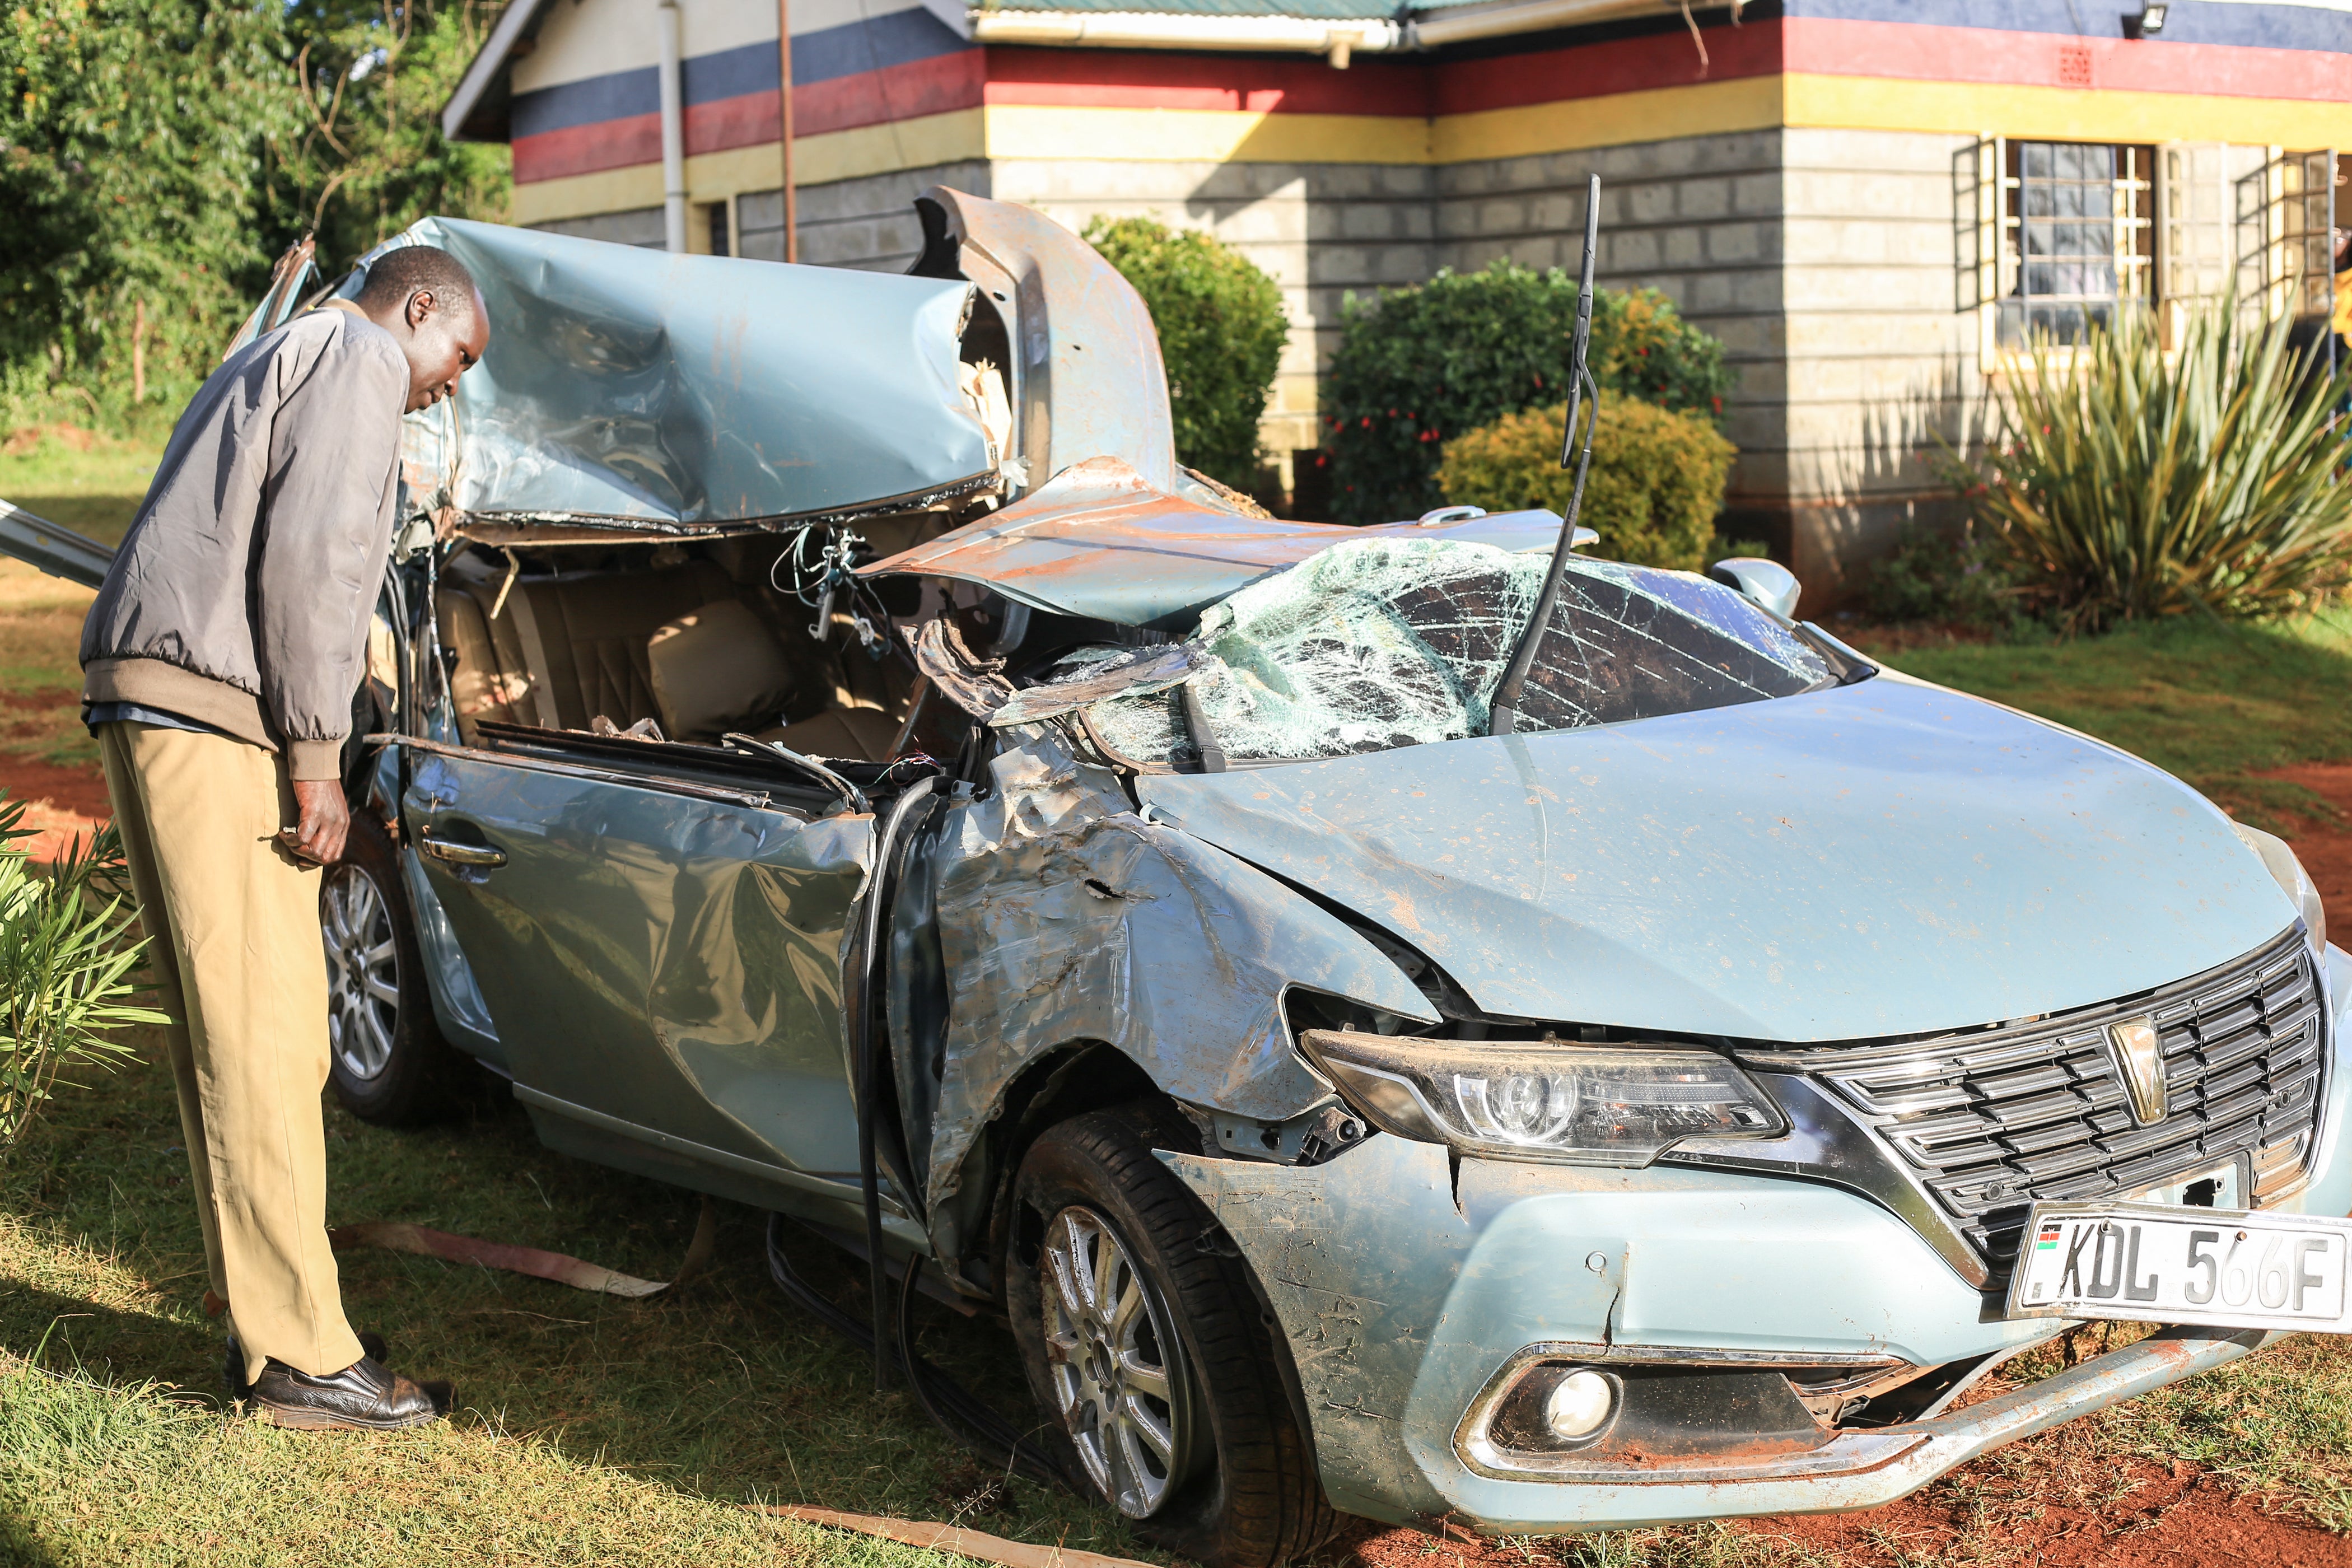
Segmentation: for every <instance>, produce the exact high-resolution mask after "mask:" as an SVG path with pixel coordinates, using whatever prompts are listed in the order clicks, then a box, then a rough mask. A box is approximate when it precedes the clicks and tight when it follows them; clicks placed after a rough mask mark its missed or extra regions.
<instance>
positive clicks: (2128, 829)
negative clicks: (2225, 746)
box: [1135, 678, 2295, 1041]
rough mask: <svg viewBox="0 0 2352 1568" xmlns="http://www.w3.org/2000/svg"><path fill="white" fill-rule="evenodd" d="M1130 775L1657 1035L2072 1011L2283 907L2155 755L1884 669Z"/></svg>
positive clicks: (1288, 867)
mask: <svg viewBox="0 0 2352 1568" xmlns="http://www.w3.org/2000/svg"><path fill="white" fill-rule="evenodd" d="M1135 787H1136V791H1137V793H1138V795H1139V796H1141V798H1143V799H1144V800H1145V801H1147V802H1149V803H1150V805H1151V806H1152V808H1153V814H1154V816H1160V817H1164V818H1165V819H1168V820H1171V821H1173V822H1175V823H1177V824H1178V825H1180V826H1182V827H1183V828H1184V830H1185V831H1186V832H1188V833H1191V834H1194V835H1197V836H1198V837H1202V838H1205V839H1207V840H1208V841H1209V842H1210V843H1212V844H1215V845H1217V846H1219V847H1222V848H1224V849H1226V850H1228V851H1230V852H1231V853H1233V854H1234V855H1237V856H1239V857H1241V858H1243V859H1244V860H1246V861H1249V862H1250V863H1251V864H1253V865H1256V866H1263V867H1265V868H1266V869H1268V870H1270V871H1272V872H1274V873H1275V874H1276V875H1277V876H1280V877H1282V878H1284V879H1287V880H1291V881H1295V882H1298V883H1302V884H1304V885H1306V886H1308V887H1312V888H1315V889H1318V890H1319V891H1320V892H1322V893H1324V894H1326V895H1327V896H1328V897H1329V898H1331V899H1333V900H1337V901H1338V902H1339V903H1340V904H1342V905H1345V906H1346V907H1348V908H1350V909H1353V910H1358V911H1360V913H1361V914H1363V915H1364V916H1365V917H1366V918H1367V919H1369V920H1371V921H1377V922H1378V923H1380V924H1381V925H1382V926H1384V927H1386V928H1387V929H1388V930H1389V931H1392V932H1393V933H1395V935H1396V936H1397V937H1398V938H1399V939H1400V940H1401V941H1403V942H1410V943H1411V944H1412V945H1413V946H1414V947H1415V948H1417V949H1419V950H1420V951H1421V952H1424V953H1427V954H1428V955H1429V956H1430V957H1431V958H1432V959H1433V960H1435V961H1436V962H1437V963H1439V964H1440V965H1442V966H1443V967H1444V970H1445V971H1446V973H1448V974H1450V975H1452V976H1453V977H1454V980H1455V981H1456V982H1458V983H1459V984H1461V985H1462V986H1463V987H1464V988H1465V990H1466V991H1468V992H1469V994H1471V996H1472V997H1474V998H1475V1000H1476V1001H1477V1003H1478V1005H1479V1006H1481V1007H1483V1008H1486V1009H1487V1010H1488V1011H1490V1012H1494V1013H1496V1014H1500V1015H1504V1016H1512V1017H1522V1018H1542V1019H1572V1020H1575V1021H1577V1022H1580V1023H1591V1024H1605V1025H1613V1026H1622V1027H1627V1028H1648V1029H1663V1030H1667V1031H1670V1032H1671V1033H1672V1034H1674V1035H1675V1037H1687V1036H1690V1035H1720V1036H1725V1037H1730V1038H1734V1039H1746V1040H1785V1041H1813V1040H1860V1039H1875V1038H1879V1037H1885V1036H1890V1035H1913V1034H1927V1033H1930V1032H1934V1031H1940V1030H1945V1029H1957V1028H1970V1027H1974V1026H1978V1025H1980V1024H1983V1023H1985V1022H1987V1021H1988V1020H1991V1019H1998V1018H2021V1017H2030V1016H2034V1015H2037V1014H2042V1013H2053V1012H2059V1011H2062V1010H2065V1009H2069V1008H2074V1007H2083V1006H2089V1005H2093V1004H2095V1003H2098V1002H2103V1001H2106V1000H2108V999H2110V998H2112V997H2116V996H2128V995H2131V994H2135V993H2137V992H2141V991H2146V990H2150V989H2153V988H2154V987H2156V986H2158V985H2162V984H2167V983H2168V982H2170V981H2174V980H2177V979H2179V977H2180V976H2182V975H2184V974H2196V973H2201V972H2203V971H2205V970H2207V969H2210V968H2211V967H2213V966H2214V965H2215V964H2218V963H2224V962H2226V961H2228V960H2230V959H2232V958H2235V957H2237V956H2238V955H2239V954H2241V953H2244V952H2252V950H2254V949H2255V948H2257V947H2260V946H2261V945H2263V943H2264V942H2269V941H2270V940H2271V939H2273V937H2275V936H2277V935H2278V933H2279V932H2280V931H2284V930H2286V929H2287V928H2288V927H2290V926H2291V925H2292V924H2293V923H2294V919H2295V908H2294V903H2293V902H2292V901H2291V900H2289V899H2288V898H2287V897H2286V895H2285V894H2284V893H2282V892H2281V891H2280V890H2279V887H2278V884H2277V883H2276V882H2274V881H2273V880H2272V879H2271V877H2270V875H2269V874H2268V873H2267V872H2266V871H2265V870H2264V869H2263V865H2262V862H2261V861H2260V860H2258V859H2257V858H2254V857H2253V856H2252V855H2249V854H2247V853H2246V851H2245V849H2244V847H2243V845H2242V842H2241V841H2240V839H2239V838H2238V836H2237V834H2236V833H2235V832H2234V831H2233V830H2232V829H2231V826H2230V820H2229V818H2228V817H2226V816H2222V815H2221V812H2219V811H2217V810H2215V809H2214V808H2213V807H2212V806H2211V805H2208V804H2206V803H2205V802H2203V801H2201V800H2199V799H2198V798H2197V797H2195V796H2194V795H2189V793H2188V792H2187V791H2185V790H2184V789H2182V788H2181V786H2180V785H2179V784H2178V783H2177V782H2176V781H2174V780H2173V779H2172V778H2170V777H2169V776H2168V775H2167V774H2165V773H2160V772H2158V770H2156V769H2155V768H2152V767H2149V766H2148V765H2147V763H2141V762H2137V761H2135V760H2133V759H2132V758H2129V757H2127V756H2126V755H2124V754H2123V753H2122V752H2117V751H2115V750H2113V749H2111V748H2109V747H2106V746H2103V745H2101V744H2099V743H2098V742H2095V741H2091V740H2087V739H2085V738H2084V737H2083V736H2080V735H2076V734H2074V733H2072V732H2071V731H2065V730H2061V729H2058V728H2056V727H2055V726H2053V725H2049V724H2044V723H2042V722H2040V721H2036V720H2032V719H2029V718H2026V717H2025V716H2024V715H2022V714H2018V713H2012V712H2011V711H2009V710H2006V709H2001V708H1996V707H1994V706H1992V705H1991V704H1990V703H1984V702H1978V701H1974V700H1970V699H1968V698H1964V697H1960V696H1958V695H1956V694H1954V693H1952V692H1948V691H1940V690H1937V689H1935V688H1934V687H1930V686H1925V685H1921V684H1918V683H1916V682H1909V681H1900V680H1895V679H1887V678H1881V679H1874V680H1870V681H1866V682H1864V683H1863V684H1862V685H1859V686H1848V687H1842V688H1837V689H1832V690H1827V691H1821V692H1817V693H1814V694H1812V695H1811V696H1805V697H1790V698H1784V699H1782V700H1779V701H1774V702H1750V703H1745V704H1742V705H1740V706H1738V707H1733V708H1721V709H1716V710H1711V711H1707V712H1700V713H1682V714H1670V715H1667V716H1665V717H1663V718H1656V719H1647V720H1643V721H1641V722H1640V723H1637V724H1625V725H1610V726H1600V727H1595V728H1590V729H1582V730H1570V731H1559V732H1556V733H1551V734H1538V735H1507V736H1501V737H1496V738H1491V739H1490V738H1485V737H1481V738H1477V739H1472V740H1465V741H1455V742H1451V743H1449V744H1445V745H1437V746H1411V747H1406V748H1403V749H1401V750H1396V751H1386V752H1374V753H1370V754H1368V755H1364V756H1358V757H1348V758H1339V759H1333V760H1328V761H1322V762H1306V763H1292V764H1290V765H1287V766H1284V767H1275V768H1257V769H1252V770H1249V771H1247V772H1236V773H1215V774H1208V773H1193V774H1178V775H1169V774H1158V775H1151V776H1146V777H1143V778H1139V779H1138V780H1137V781H1136V785H1135ZM1890 975H1895V976H1900V977H1901V983H1900V984H1889V982H1888V976H1890Z"/></svg>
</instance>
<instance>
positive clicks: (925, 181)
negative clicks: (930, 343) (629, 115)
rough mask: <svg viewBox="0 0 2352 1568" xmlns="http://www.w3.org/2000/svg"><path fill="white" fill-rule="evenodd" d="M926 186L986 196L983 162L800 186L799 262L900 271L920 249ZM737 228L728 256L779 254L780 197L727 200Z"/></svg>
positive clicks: (766, 194)
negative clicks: (919, 205)
mask: <svg viewBox="0 0 2352 1568" xmlns="http://www.w3.org/2000/svg"><path fill="white" fill-rule="evenodd" d="M933 185H949V186H952V187H953V188H955V189H956V190H960V191H969V192H970V193H971V195H975V196H985V195H991V194H992V174H991V169H990V165H989V163H988V161H987V160H986V159H981V158H972V159H965V160H962V161H961V162H958V163H933V164H930V165H928V166H926V167H923V168H919V169H901V170H899V171H898V172H897V173H895V174H869V175H867V176H866V177H865V178H863V179H856V180H834V181H830V182H828V183H826V184H817V185H803V186H802V187H800V192H799V201H798V203H797V204H796V205H797V208H798V211H797V213H796V215H795V216H797V217H798V219H799V227H800V242H801V260H802V261H803V262H804V263H807V264H808V265H810V266H814V267H858V268H866V269H868V270H871V271H876V272H904V271H905V270H906V269H907V268H908V267H910V266H912V265H913V264H914V260H915V258H916V257H917V256H919V255H920V254H921V253H922V248H923V229H922V225H921V224H920V223H919V221H917V219H916V217H915V198H916V197H917V196H919V195H922V194H923V193H924V192H925V191H926V190H929V188H930V187H931V186H933ZM735 215H736V223H737V225H738V227H739V229H740V238H739V240H738V241H737V247H736V254H737V255H739V256H748V257H752V258H757V259H759V260H762V261H782V259H783V258H784V196H783V193H782V191H780V190H778V191H757V192H751V193H748V194H746V195H740V196H738V197H737V198H735Z"/></svg>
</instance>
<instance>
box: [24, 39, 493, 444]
mask: <svg viewBox="0 0 2352 1568" xmlns="http://www.w3.org/2000/svg"><path fill="white" fill-rule="evenodd" d="M496 16H497V9H496V5H495V4H493V3H492V0H299V3H298V4H296V5H294V6H292V7H291V8H281V7H280V6H278V5H258V6H255V5H233V4H225V3H223V0H18V3H17V4H16V8H15V9H14V10H12V11H11V12H9V13H8V14H7V16H5V18H0V81H5V84H6V88H7V92H6V97H5V102H0V211H5V212H6V213H7V214H8V215H9V221H10V225H11V227H10V230H9V233H8V236H7V242H6V243H5V245H0V426H5V425H11V424H17V423H26V422H31V421H34V420H37V419H40V418H43V417H58V416H65V417H78V418H80V419H83V420H87V421H89V422H90V423H93V424H100V425H119V424H121V422H123V421H124V420H125V419H126V418H135V417H136V416H137V415H138V413H139V409H138V408H137V406H136V404H137V402H138V398H137V394H139V393H141V392H143V393H144V394H145V399H144V401H145V402H146V404H148V405H150V406H152V408H154V409H155V410H156V411H157V412H158V413H159V414H166V415H168V414H169V413H171V412H173V411H176V410H177V409H178V407H179V406H180V405H181V404H182V403H183V402H184V400H185V399H186V397H187V396H188V395H190V394H191V393H193V392H194V389H195V386H196V384H198V383H199V382H200V381H201V380H202V379H203V378H204V376H205V375H206V374H209V373H210V371H211V370H212V368H213V366H214V365H215V364H216V363H219V358H220V353H221V350H222V348H223V347H224V346H226V343H227V342H228V339H229V337H230V334H231V333H232V332H234V331H236V324H237V323H238V322H239V321H242V320H243V319H244V317H245V315H246V313H247V310H249V309H250V308H251V306H252V304H253V301H254V300H255V299H256V298H257V296H258V295H259V293H260V290H261V289H262V287H263V285H264V284H265V283H266V281H267V279H268V272H269V264H270V262H271V260H272V259H273V258H275V257H276V256H277V255H278V253H279V252H280V251H282V250H283V249H284V248H285V247H286V246H287V245H289V243H291V242H292V241H293V240H295V239H298V238H299V237H301V236H302V235H303V234H304V233H305V232H308V231H309V230H310V228H311V227H312V226H318V227H319V229H320V246H319V260H320V266H321V267H324V268H329V269H331V270H332V269H336V268H342V267H345V266H348V265H349V264H350V263H351V261H352V259H353V258H355V257H356V256H358V255H359V254H360V253H361V252H362V251H364V250H366V249H368V248H369V247H372V246H373V245H374V244H375V243H376V242H377V241H378V240H381V239H383V238H384V237H388V236H390V235H392V234H394V233H396V232H398V231H399V230H400V229H402V228H404V227H406V226H408V225H409V224H411V223H413V222H415V220H416V219H417V218H419V217H423V216H425V215H427V214H429V213H444V214H448V215H451V216H460V217H478V216H498V215H499V214H501V213H502V212H503V210H504V208H505V205H506V193H507V182H508V173H507V167H508V165H507V153H506V150H505V149H504V148H502V147H478V146H457V145H453V144H451V143H449V142H446V141H444V140H443V138H442V136H441V128H440V122H439V120H438V114H439V110H440V106H441V102H442V100H443V99H444V98H445V97H446V95H447V92H448V90H449V89H450V88H451V87H452V86H454V84H455V82H456V80H457V77H458V75H459V74H461V73H462V72H463V71H464V69H465V68H466V65H467V62H468V61H469V60H470V59H471V58H473V55H474V53H475V51H476V50H477V49H478V47H480V43H481V40H482V37H483V36H484V34H485V33H486V31H487V29H488V26H490V24H491V23H492V22H493V21H495V20H496Z"/></svg>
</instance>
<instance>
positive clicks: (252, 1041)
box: [99, 724, 361, 1377]
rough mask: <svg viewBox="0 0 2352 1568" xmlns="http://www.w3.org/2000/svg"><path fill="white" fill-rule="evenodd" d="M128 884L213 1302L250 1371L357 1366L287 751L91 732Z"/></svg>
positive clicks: (313, 889) (309, 902) (318, 972)
mask: <svg viewBox="0 0 2352 1568" xmlns="http://www.w3.org/2000/svg"><path fill="white" fill-rule="evenodd" d="M99 749H100V752H102V753H103V755H104V757H105V760H106V785H107V789H108V791H109V793H110V794H111V795H113V797H114V821H115V826H117V827H118V828H119V829H121V834H122V848H123V855H124V858H126V859H127V860H128V861H129V862H130V868H131V887H132V889H134V890H135V891H136V892H137V893H138V895H139V907H140V912H141V918H142V923H143V925H144V926H145V929H146V931H147V935H148V937H149V939H150V942H151V946H150V949H149V956H150V963H151V967H152V972H153V973H154V976H155V981H156V990H157V992H158V994H159V998H160V1004H159V1005H161V1006H162V1008H163V1011H164V1012H166V1013H168V1014H170V1015H171V1016H173V1018H175V1019H178V1020H181V1021H180V1022H178V1023H175V1024H173V1026H171V1027H170V1028H169V1029H168V1030H166V1031H165V1038H166V1041H167V1042H168V1046H169V1048H170V1052H171V1057H172V1074H173V1079H175V1080H176V1081H177V1085H178V1088H179V1094H180V1127H181V1130H182V1132H183V1142H185V1143H186V1145H187V1150H188V1174H189V1177H190V1179H191V1181H192V1184H193V1185H194V1189H195V1197H196V1215H197V1218H198V1220H199V1221H200V1223H201V1224H202V1226H203V1227H204V1233H205V1266H206V1267H207V1268H209V1269H210V1271H211V1274H212V1288H213V1291H214V1293H215V1294H216V1295H218V1296H219V1297H220V1298H221V1299H222V1300H225V1301H226V1302H228V1304H229V1317H230V1319H231V1321H232V1323H233V1325H234V1331H235V1332H236V1336H237V1339H238V1340H239V1342H241V1343H242V1344H243V1345H244V1347H245V1355H246V1366H247V1376H248V1377H258V1376H259V1375H260V1373H261V1367H262V1363H263V1362H264V1360H265V1359H267V1358H268V1357H271V1356H275V1357H276V1358H278V1360H279V1361H281V1362H284V1363H286V1364H287V1365H289V1366H291V1367H293V1368H295V1369H297V1370H298V1371H301V1372H306V1373H313V1374H316V1375H325V1374H328V1373H336V1372H340V1371H341V1370H342V1369H343V1368H345V1367H347V1366H349V1365H351V1364H352V1363H353V1362H355V1361H357V1360H359V1359H360V1354H361V1351H360V1344H359V1341H358V1340H357V1339H356V1338H354V1337H353V1336H352V1329H351V1325H350V1324H349V1323H347V1322H346V1321H344V1320H343V1305H342V1292H341V1288H340V1286H339V1284H338V1282H337V1279H336V1274H335V1255H334V1252H333V1250H332V1249H331V1247H329V1246H328V1243H327V1133H326V1122H325V1119H324V1113H323V1111H322V1110H321V1108H320V1103H319V1096H320V1091H321V1090H322V1089H325V1088H326V1083H327V1063H328V1057H327V1050H328V1047H327V965H326V956H325V952H324V951H323V950H322V948H321V947H320V939H319V877H318V871H317V868H314V867H306V866H303V865H302V864H300V863H299V862H298V861H296V860H295V859H294V858H292V857H291V856H289V855H288V854H287V853H286V851H285V850H284V849H282V848H280V847H278V840H277V835H278V829H279V828H280V827H282V826H291V825H292V824H293V822H294V820H295V818H296V816H297V813H296V810H295V807H294V792H293V790H292V789H291V788H290V787H289V784H288V783H287V779H286V767H285V763H284V761H283V759H282V758H280V757H278V756H277V755H275V754H273V753H271V752H265V751H263V750H262V749H261V748H260V747H258V746H253V745H247V743H246V742H242V741H232V740H229V739H228V738H227V737H226V736H222V735H209V734H199V733H196V732H195V731H188V730H172V729H163V728H159V727H157V726H155V725H152V724H101V725H100V726H99Z"/></svg>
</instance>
